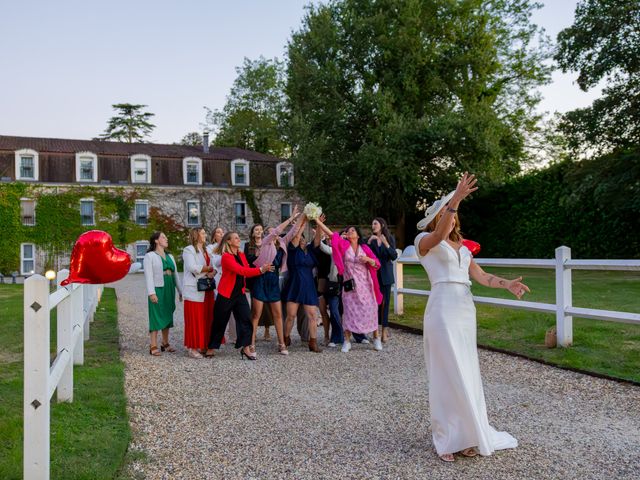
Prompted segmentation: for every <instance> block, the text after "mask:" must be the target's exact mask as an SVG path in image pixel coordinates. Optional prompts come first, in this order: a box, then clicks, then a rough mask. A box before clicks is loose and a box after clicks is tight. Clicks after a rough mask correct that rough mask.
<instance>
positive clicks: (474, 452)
mask: <svg viewBox="0 0 640 480" xmlns="http://www.w3.org/2000/svg"><path fill="white" fill-rule="evenodd" d="M460 454H461V455H464V456H465V457H471V458H472V457H476V456H478V451H477V450H476V449H475V448H473V447H471V448H465V449H464V450H461V451H460Z"/></svg>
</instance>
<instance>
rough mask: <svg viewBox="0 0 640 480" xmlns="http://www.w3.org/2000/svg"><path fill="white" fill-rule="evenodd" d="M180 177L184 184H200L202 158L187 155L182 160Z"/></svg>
mask: <svg viewBox="0 0 640 480" xmlns="http://www.w3.org/2000/svg"><path fill="white" fill-rule="evenodd" d="M182 177H183V179H184V183H185V185H202V159H200V158H198V157H187V158H184V159H183V160H182Z"/></svg>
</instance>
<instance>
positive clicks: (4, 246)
mask: <svg viewBox="0 0 640 480" xmlns="http://www.w3.org/2000/svg"><path fill="white" fill-rule="evenodd" d="M88 197H90V198H93V199H94V202H95V203H94V216H95V225H82V220H81V216H80V200H81V199H82V198H88ZM147 197H148V191H147V189H145V188H138V189H135V190H133V191H131V190H125V189H111V190H107V191H97V190H96V189H95V188H91V187H73V188H68V189H52V188H51V187H42V186H38V185H28V184H25V183H18V182H14V183H7V184H0V225H2V227H3V233H2V235H0V272H2V273H3V274H5V275H6V274H8V273H10V272H13V271H19V270H20V244H21V243H35V244H36V246H37V249H38V250H39V251H40V252H42V251H44V252H45V254H46V255H45V256H46V258H47V263H46V264H45V266H44V267H45V269H48V268H60V265H55V264H54V262H55V260H56V259H59V258H60V256H63V255H67V254H69V252H70V251H71V249H72V247H73V244H74V242H75V240H76V239H77V238H78V236H79V235H80V234H81V233H83V232H85V231H88V230H103V231H105V232H107V233H109V234H110V235H111V237H112V238H113V241H114V243H115V244H116V245H117V246H118V247H120V248H123V247H125V246H126V245H127V244H130V243H133V242H135V241H138V240H145V239H148V238H149V237H150V236H151V234H152V233H153V232H154V231H155V230H161V231H163V232H165V233H166V234H167V236H168V237H169V241H170V246H171V250H172V251H178V250H177V249H178V248H181V247H182V246H183V245H184V243H185V235H184V228H183V227H182V226H181V225H179V224H178V223H177V222H175V220H173V218H172V217H170V216H168V215H165V214H162V213H161V212H160V211H159V210H158V209H154V208H151V209H150V212H149V221H148V225H138V224H136V223H135V220H134V218H133V215H132V214H133V209H134V205H135V200H136V199H139V198H147ZM21 198H30V199H34V200H35V201H36V212H35V213H36V225H35V226H25V225H22V218H21V211H20V199H21Z"/></svg>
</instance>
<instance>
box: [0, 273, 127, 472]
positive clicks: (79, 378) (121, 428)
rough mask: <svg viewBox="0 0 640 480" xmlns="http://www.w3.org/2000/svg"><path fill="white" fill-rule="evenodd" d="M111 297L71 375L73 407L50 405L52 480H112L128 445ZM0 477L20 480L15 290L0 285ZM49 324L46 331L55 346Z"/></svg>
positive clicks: (109, 293)
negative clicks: (0, 437) (72, 377)
mask: <svg viewBox="0 0 640 480" xmlns="http://www.w3.org/2000/svg"><path fill="white" fill-rule="evenodd" d="M117 316H118V314H117V308H116V297H115V292H114V290H113V289H106V290H105V291H104V294H103V296H102V302H101V303H100V304H99V305H98V311H97V312H96V316H95V320H94V322H93V323H92V324H91V339H90V340H89V341H88V342H86V343H85V364H84V366H79V367H75V369H74V382H75V385H74V401H73V403H61V404H58V403H56V402H55V397H56V394H55V393H54V395H53V398H52V406H51V478H53V479H56V478H58V479H65V480H67V479H69V480H71V479H92V480H94V479H112V478H115V477H117V476H119V475H120V472H121V469H122V466H123V463H124V459H125V454H126V451H127V445H128V444H129V439H130V430H129V422H128V418H127V410H126V397H125V393H124V365H123V363H122V362H121V361H120V357H119V352H118V328H117ZM0 328H1V329H2V335H1V336H0V432H2V433H1V436H2V440H1V441H0V478H2V479H21V478H22V395H23V389H22V385H23V378H22V375H23V363H22V352H23V350H22V344H23V331H22V286H21V285H0ZM55 331H56V327H55V322H52V325H51V332H52V333H51V340H52V345H55V343H54V342H55Z"/></svg>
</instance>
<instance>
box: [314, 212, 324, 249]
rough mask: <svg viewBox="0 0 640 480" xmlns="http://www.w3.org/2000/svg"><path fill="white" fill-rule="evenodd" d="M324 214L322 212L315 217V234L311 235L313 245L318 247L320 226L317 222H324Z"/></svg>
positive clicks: (320, 241)
mask: <svg viewBox="0 0 640 480" xmlns="http://www.w3.org/2000/svg"><path fill="white" fill-rule="evenodd" d="M325 218H326V217H325V215H324V213H323V214H322V215H320V217H319V218H317V219H316V234H315V236H314V237H313V246H314V247H316V248H318V247H319V246H320V243H322V233H323V232H322V229H321V228H320V226H319V225H318V222H320V223H322V222H324V219H325Z"/></svg>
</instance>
